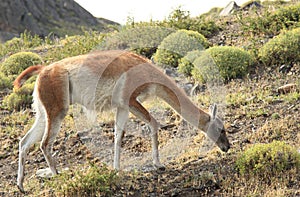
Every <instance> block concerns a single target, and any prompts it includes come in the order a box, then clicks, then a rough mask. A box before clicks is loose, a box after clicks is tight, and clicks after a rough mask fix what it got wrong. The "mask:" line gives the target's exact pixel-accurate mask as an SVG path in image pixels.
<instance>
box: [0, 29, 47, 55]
mask: <svg viewBox="0 0 300 197" xmlns="http://www.w3.org/2000/svg"><path fill="white" fill-rule="evenodd" d="M43 43H44V41H43V39H41V38H40V37H39V36H38V35H31V34H30V32H28V31H25V32H24V33H21V35H20V38H17V37H15V38H13V39H11V40H8V41H6V42H5V43H4V44H3V45H2V47H1V51H0V57H3V56H4V55H7V54H8V53H10V54H12V53H17V52H20V51H23V50H28V49H32V48H34V47H37V46H40V45H42V44H43Z"/></svg>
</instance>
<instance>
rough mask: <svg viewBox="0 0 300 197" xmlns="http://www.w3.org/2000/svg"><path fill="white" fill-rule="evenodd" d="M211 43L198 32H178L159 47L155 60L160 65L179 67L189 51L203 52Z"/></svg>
mask: <svg viewBox="0 0 300 197" xmlns="http://www.w3.org/2000/svg"><path fill="white" fill-rule="evenodd" d="M208 46H209V43H208V41H207V39H206V38H205V37H204V36H203V35H201V34H199V33H198V32H196V31H190V30H178V31H177V32H174V33H172V34H170V35H169V36H168V37H166V38H165V39H164V40H163V41H162V43H161V44H160V45H159V47H158V49H157V51H156V53H155V55H154V60H155V62H157V63H158V64H159V65H162V66H167V67H177V66H178V61H179V59H181V58H182V57H184V56H185V55H186V54H187V53H188V52H189V51H193V50H203V49H204V48H207V47H208Z"/></svg>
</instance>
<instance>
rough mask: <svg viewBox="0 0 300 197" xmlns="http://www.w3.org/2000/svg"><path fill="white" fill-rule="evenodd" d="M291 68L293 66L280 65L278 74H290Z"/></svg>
mask: <svg viewBox="0 0 300 197" xmlns="http://www.w3.org/2000/svg"><path fill="white" fill-rule="evenodd" d="M292 67H293V65H290V64H289V65H285V64H283V65H281V66H280V67H279V72H282V73H288V72H290V70H291V69H292Z"/></svg>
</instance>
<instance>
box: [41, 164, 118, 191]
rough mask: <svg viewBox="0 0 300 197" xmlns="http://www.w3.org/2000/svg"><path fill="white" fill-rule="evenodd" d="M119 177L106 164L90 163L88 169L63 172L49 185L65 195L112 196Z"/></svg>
mask: <svg viewBox="0 0 300 197" xmlns="http://www.w3.org/2000/svg"><path fill="white" fill-rule="evenodd" d="M117 178H118V177H117V174H116V172H115V171H111V170H109V169H108V168H107V167H106V166H101V167H97V166H95V164H90V167H89V168H88V169H84V170H78V171H75V172H73V173H71V172H63V173H61V174H59V175H58V176H56V177H54V178H53V179H52V180H49V181H47V185H49V186H50V187H51V188H54V189H55V190H56V191H57V193H58V194H59V193H60V195H63V196H111V195H112V193H111V191H112V189H111V187H112V186H113V185H114V184H116V182H117ZM60 195H59V196H60Z"/></svg>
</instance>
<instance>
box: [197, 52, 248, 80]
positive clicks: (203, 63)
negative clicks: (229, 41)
mask: <svg viewBox="0 0 300 197" xmlns="http://www.w3.org/2000/svg"><path fill="white" fill-rule="evenodd" d="M253 64H254V58H253V57H252V56H251V55H250V54H249V53H248V52H247V51H245V50H243V49H241V48H238V47H231V46H215V47H211V48H209V49H207V50H206V51H205V52H202V54H201V56H199V57H198V58H197V59H196V60H195V61H194V66H195V68H194V70H193V71H192V75H193V77H194V78H195V79H196V80H198V81H200V82H208V81H215V80H223V79H225V80H226V81H228V80H230V79H235V78H241V77H244V76H245V75H246V74H247V71H248V68H249V67H250V66H251V65H253Z"/></svg>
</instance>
